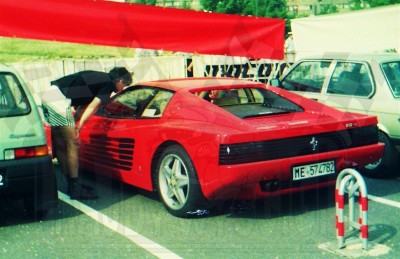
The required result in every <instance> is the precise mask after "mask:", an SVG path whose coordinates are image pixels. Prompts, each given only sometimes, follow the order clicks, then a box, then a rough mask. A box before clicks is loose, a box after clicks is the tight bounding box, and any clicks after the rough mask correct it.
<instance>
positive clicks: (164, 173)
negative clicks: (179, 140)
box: [156, 145, 208, 217]
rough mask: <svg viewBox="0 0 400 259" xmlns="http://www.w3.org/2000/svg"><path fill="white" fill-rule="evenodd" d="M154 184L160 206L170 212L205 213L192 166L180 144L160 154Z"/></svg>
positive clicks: (179, 215) (203, 200)
mask: <svg viewBox="0 0 400 259" xmlns="http://www.w3.org/2000/svg"><path fill="white" fill-rule="evenodd" d="M156 186H157V190H158V194H159V197H160V199H161V201H162V202H163V204H164V207H165V208H166V209H167V210H168V212H169V213H171V214H172V215H174V216H176V217H192V216H204V215H207V214H208V209H206V208H205V198H204V196H203V193H202V191H201V188H200V183H199V180H198V177H197V173H196V170H195V169H194V166H193V163H192V161H191V159H190V157H189V155H188V154H187V153H186V151H185V150H184V149H183V148H182V147H181V146H179V145H173V146H170V147H168V148H166V149H165V150H164V152H163V153H162V154H161V156H160V160H159V163H158V166H157V172H156Z"/></svg>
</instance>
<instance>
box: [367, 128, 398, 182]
mask: <svg viewBox="0 0 400 259" xmlns="http://www.w3.org/2000/svg"><path fill="white" fill-rule="evenodd" d="M378 135H379V141H380V142H382V143H384V144H385V149H384V152H383V156H382V158H381V159H379V160H378V161H376V162H375V163H372V164H368V165H366V166H365V167H364V168H363V170H362V174H363V175H365V176H368V177H371V178H386V177H391V176H394V173H395V172H397V169H398V168H399V153H398V151H397V149H396V147H395V145H394V144H393V143H392V141H391V140H390V138H389V137H388V136H387V135H386V134H385V133H384V132H382V131H379V132H378Z"/></svg>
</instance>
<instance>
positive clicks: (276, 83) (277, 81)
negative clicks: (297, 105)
mask: <svg viewBox="0 0 400 259" xmlns="http://www.w3.org/2000/svg"><path fill="white" fill-rule="evenodd" d="M269 84H270V85H272V86H279V85H280V83H279V79H277V78H274V79H271V80H270V81H269Z"/></svg>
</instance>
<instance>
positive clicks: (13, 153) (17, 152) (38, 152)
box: [4, 145, 49, 160]
mask: <svg viewBox="0 0 400 259" xmlns="http://www.w3.org/2000/svg"><path fill="white" fill-rule="evenodd" d="M48 154H49V149H48V147H47V145H45V146H36V147H26V148H17V149H8V150H5V151H4V158H5V159H6V160H10V159H20V158H28V157H38V156H46V155H48Z"/></svg>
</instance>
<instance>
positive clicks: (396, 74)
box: [382, 61, 400, 97]
mask: <svg viewBox="0 0 400 259" xmlns="http://www.w3.org/2000/svg"><path fill="white" fill-rule="evenodd" d="M382 70H383V73H384V74H385V77H386V81H387V82H388V84H389V86H390V88H391V90H392V92H393V95H394V96H395V97H400V61H396V62H388V63H384V64H382Z"/></svg>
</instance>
